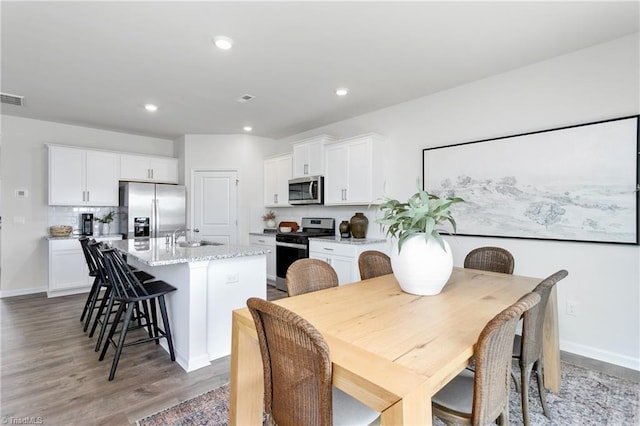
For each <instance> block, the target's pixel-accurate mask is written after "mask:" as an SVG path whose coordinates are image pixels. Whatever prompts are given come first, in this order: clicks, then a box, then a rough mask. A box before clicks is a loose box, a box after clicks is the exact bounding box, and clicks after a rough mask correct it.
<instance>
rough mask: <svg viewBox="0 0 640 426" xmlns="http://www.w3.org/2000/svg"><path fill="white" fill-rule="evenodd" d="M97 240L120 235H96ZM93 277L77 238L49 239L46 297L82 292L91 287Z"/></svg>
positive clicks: (116, 237)
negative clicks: (90, 274)
mask: <svg viewBox="0 0 640 426" xmlns="http://www.w3.org/2000/svg"><path fill="white" fill-rule="evenodd" d="M95 239H96V240H97V241H107V240H120V239H122V236H121V235H117V236H105V237H96V238H95ZM93 279H94V278H93V277H90V276H89V268H88V267H87V261H86V260H85V258H84V253H83V252H82V247H81V246H80V241H78V239H77V238H68V239H52V240H49V287H48V289H47V297H56V296H66V295H69V294H76V293H84V292H87V291H89V290H90V289H91V284H93Z"/></svg>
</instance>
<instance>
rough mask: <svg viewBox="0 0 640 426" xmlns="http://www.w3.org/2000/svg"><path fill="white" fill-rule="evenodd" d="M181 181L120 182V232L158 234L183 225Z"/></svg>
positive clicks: (144, 235) (134, 235)
mask: <svg viewBox="0 0 640 426" xmlns="http://www.w3.org/2000/svg"><path fill="white" fill-rule="evenodd" d="M186 204H187V203H186V190H185V187H184V186H181V185H166V184H159V183H139V182H121V183H120V232H121V233H122V234H123V235H124V238H156V237H158V238H161V237H164V236H165V235H167V234H170V233H172V232H173V231H175V230H176V229H179V228H185V227H186Z"/></svg>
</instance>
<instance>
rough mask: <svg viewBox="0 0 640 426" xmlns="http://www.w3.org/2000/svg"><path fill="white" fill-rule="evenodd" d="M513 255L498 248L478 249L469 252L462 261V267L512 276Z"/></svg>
mask: <svg viewBox="0 0 640 426" xmlns="http://www.w3.org/2000/svg"><path fill="white" fill-rule="evenodd" d="M514 266H515V260H514V259H513V255H512V254H511V253H510V252H509V251H508V250H505V249H503V248H500V247H478V248H476V249H473V250H471V251H470V252H469V253H468V254H467V256H466V257H465V259H464V267H465V268H472V269H481V270H483V271H490V272H501V273H503V274H513V268H514Z"/></svg>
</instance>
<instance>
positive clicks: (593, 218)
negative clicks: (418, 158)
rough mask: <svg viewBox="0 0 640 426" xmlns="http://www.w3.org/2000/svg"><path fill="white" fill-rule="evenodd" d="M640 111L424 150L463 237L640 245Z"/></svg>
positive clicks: (425, 165) (430, 174) (428, 183)
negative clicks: (453, 198) (456, 200)
mask: <svg viewBox="0 0 640 426" xmlns="http://www.w3.org/2000/svg"><path fill="white" fill-rule="evenodd" d="M639 118H640V116H639V115H633V116H627V117H620V118H613V119H608V120H602V121H597V122H590V123H584V124H577V125H572V126H566V127H559V128H553V129H547V130H540V131H535V132H528V133H522V134H516V135H509V136H502V137H498V138H491V139H483V140H477V141H471V142H464V143H459V144H453V145H447V146H440V147H434V148H426V149H423V156H422V185H423V189H425V190H426V191H427V192H429V193H432V194H436V195H439V196H454V195H455V196H459V197H462V198H464V199H465V202H464V203H458V204H455V205H454V206H453V216H454V218H455V220H456V222H457V232H456V235H468V236H482V237H499V238H525V239H536V240H555V241H574V242H590V243H613V244H633V245H637V244H638V242H639V229H638V228H639V226H638V210H639V206H640V197H639V195H638V194H639V193H638V189H639V188H640V186H639V182H640V172H639V169H638V160H639V158H638V157H639V152H640V126H639Z"/></svg>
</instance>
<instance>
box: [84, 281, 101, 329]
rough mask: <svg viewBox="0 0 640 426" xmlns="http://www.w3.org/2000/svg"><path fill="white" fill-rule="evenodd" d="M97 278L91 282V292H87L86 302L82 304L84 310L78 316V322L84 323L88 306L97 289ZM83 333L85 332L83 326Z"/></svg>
mask: <svg viewBox="0 0 640 426" xmlns="http://www.w3.org/2000/svg"><path fill="white" fill-rule="evenodd" d="M98 281H99V279H98V277H95V278H94V280H93V285H91V290H89V294H88V295H87V300H86V302H84V308H83V309H82V315H80V322H82V321H84V316H85V315H86V314H87V310H88V309H89V304H90V302H91V300H92V299H93V298H94V294H95V292H96V291H97V289H98ZM84 331H87V328H86V326H85V329H84Z"/></svg>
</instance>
